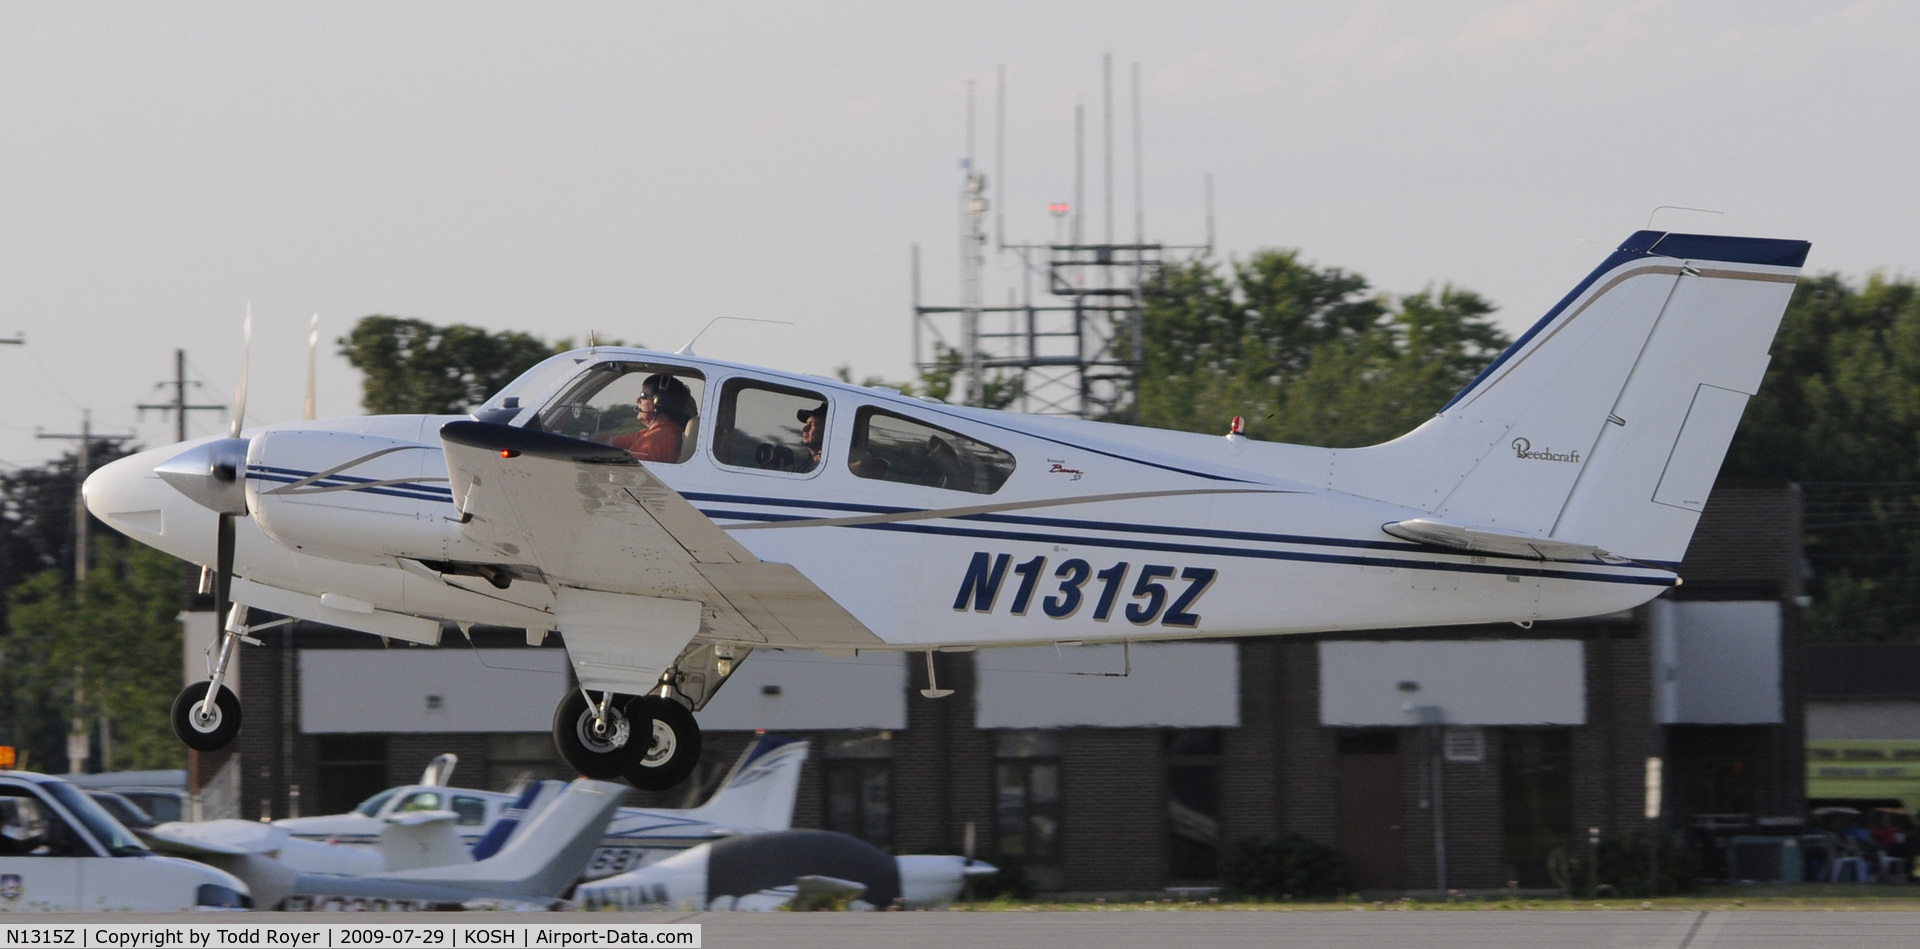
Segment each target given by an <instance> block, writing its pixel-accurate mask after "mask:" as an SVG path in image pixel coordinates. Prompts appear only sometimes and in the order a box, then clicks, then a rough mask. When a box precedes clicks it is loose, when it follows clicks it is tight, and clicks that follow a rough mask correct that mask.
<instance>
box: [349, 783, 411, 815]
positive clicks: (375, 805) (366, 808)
mask: <svg viewBox="0 0 1920 949" xmlns="http://www.w3.org/2000/svg"><path fill="white" fill-rule="evenodd" d="M398 793H400V789H399V788H388V789H387V790H385V791H381V792H380V793H379V794H375V795H374V796H372V797H370V798H367V799H366V800H364V801H361V802H360V806H359V807H356V808H354V809H353V812H354V813H355V814H359V815H361V816H362V817H375V816H378V815H379V813H380V808H381V807H383V806H385V805H386V803H387V802H388V801H390V800H392V799H393V796H394V795H395V794H398Z"/></svg>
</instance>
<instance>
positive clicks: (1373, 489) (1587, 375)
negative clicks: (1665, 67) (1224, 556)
mask: <svg viewBox="0 0 1920 949" xmlns="http://www.w3.org/2000/svg"><path fill="white" fill-rule="evenodd" d="M1808 247H1809V245H1808V244H1807V243H1806V242H1804V241H1784V240H1766V239H1759V238H1742V237H1711V236H1704V235H1697V234H1671V233H1662V232H1658V231H1641V232H1639V233H1636V234H1634V235H1633V236H1632V237H1630V238H1628V239H1627V241H1626V243H1624V244H1622V245H1620V249H1619V250H1617V251H1615V252H1614V254H1613V255H1612V256H1610V257H1608V258H1607V260H1606V262H1605V263H1603V264H1601V265H1600V267H1599V268H1598V269H1596V270H1595V271H1594V272H1593V273H1592V274H1591V275H1589V276H1588V277H1587V279H1586V280H1584V281H1582V282H1581V283H1580V285H1579V286H1577V287H1575V288H1574V289H1573V292H1571V293H1569V294H1568V295H1567V296H1566V297H1565V298H1564V299H1562V300H1561V301H1560V303H1559V304H1558V305H1556V306H1555V307H1554V308H1553V309H1552V310H1551V311H1549V312H1548V313H1547V315H1546V316H1545V317H1543V318H1542V319H1541V320H1540V321H1539V322H1538V323H1536V324H1535V325H1534V326H1533V328H1532V329H1530V330H1528V331H1527V333H1526V334H1525V335H1523V336H1522V337H1521V338H1520V339H1519V340H1518V341H1517V342H1515V343H1514V344H1513V346H1511V347H1509V348H1508V349H1507V351H1506V352H1504V353H1502V354H1501V355H1500V357H1499V358H1498V359H1496V360H1494V362H1493V364H1492V365H1490V366H1488V367H1487V369H1486V371H1484V372H1482V373H1481V374H1480V377H1479V378H1477V379H1475V380H1474V381H1473V382H1472V384H1470V385H1468V386H1467V387H1466V388H1465V389H1463V390H1461V392H1460V394H1459V395H1457V396H1455V397H1454V398H1453V400H1452V401H1451V402H1449V403H1448V404H1447V405H1446V406H1445V407H1444V408H1442V409H1441V410H1440V412H1439V414H1437V415H1436V416H1434V417H1433V418H1432V419H1430V420H1429V421H1427V422H1426V423H1425V424H1424V425H1422V426H1420V427H1419V428H1417V429H1415V430H1414V431H1412V432H1410V433H1408V434H1407V435H1405V436H1402V437H1401V438H1398V439H1395V440H1394V441H1391V442H1387V443H1385V444H1382V445H1376V446H1373V447H1371V448H1361V449H1354V450H1348V451H1340V452H1336V453H1335V457H1334V462H1333V476H1332V478H1331V479H1330V484H1331V486H1332V487H1334V488H1336V489H1338V490H1342V491H1347V492H1350V493H1353V494H1359V495H1363V496H1367V497H1373V498H1378V499H1381V500H1386V501H1392V502H1394V503H1399V504H1404V505H1407V506H1409V507H1413V508H1417V509H1419V510H1423V511H1428V512H1430V513H1431V514H1432V515H1433V517H1432V519H1431V520H1432V522H1434V523H1437V524H1439V525H1441V526H1442V527H1443V528H1444V527H1446V526H1458V527H1460V528H1464V529H1467V530H1469V531H1485V532H1491V533H1497V534H1503V535H1515V536H1520V537H1528V538H1537V539H1540V540H1542V541H1548V540H1551V541H1556V542H1560V543H1561V544H1562V545H1573V546H1577V547H1581V548H1592V549H1598V550H1602V551H1607V552H1610V553H1612V554H1615V555H1617V556H1621V557H1626V558H1630V559H1634V560H1638V561H1641V562H1646V563H1659V564H1673V563H1677V562H1678V561H1679V560H1680V557H1681V555H1683V554H1684V553H1685V552H1686V548H1687V542H1688V540H1689V539H1690V538H1691V537H1692V534H1693V528H1694V524H1695V523H1696V522H1697V521H1698V519H1699V514H1700V510H1701V508H1702V506H1703V505H1704V504H1705V501H1706V496H1707V491H1708V490H1709V489H1711V488H1712V486H1713V480H1714V477H1715V476H1716V475H1717V474H1718V473H1719V470H1720V463H1721V461H1722V460H1723V459H1724V458H1725V457H1726V451H1727V445H1728V444H1729V443H1730V442H1731V441H1732V438H1733V431H1734V428H1735V427H1736V426H1737V425H1738V424H1739V421H1740V413H1741V411H1742V409H1744V408H1745V406H1746V402H1747V399H1748V397H1750V396H1751V395H1753V394H1754V392H1755V391H1757V390H1758V388H1759V385H1760V379H1761V377H1762V376H1763V375H1764V374H1765V372H1766V368H1767V361H1768V356H1767V348H1768V346H1769V345H1771V343H1772V341H1773V335H1774V332H1775V330H1776V329H1777V328H1778V327H1779V324H1780V318H1781V315H1782V314H1783V313H1784V312H1785V310H1786V306H1787V302H1788V300H1789V299H1790V297H1791V296H1792V293H1793V284H1794V281H1795V280H1796V279H1797V277H1798V275H1799V271H1800V267H1801V265H1802V264H1803V263H1804V262H1805V260H1806V256H1807V250H1808ZM1435 536H1438V533H1436V535H1435Z"/></svg>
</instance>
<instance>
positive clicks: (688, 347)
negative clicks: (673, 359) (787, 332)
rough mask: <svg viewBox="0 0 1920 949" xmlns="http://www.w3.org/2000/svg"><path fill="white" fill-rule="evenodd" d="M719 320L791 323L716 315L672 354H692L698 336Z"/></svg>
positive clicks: (791, 323) (787, 323) (788, 322)
mask: <svg viewBox="0 0 1920 949" xmlns="http://www.w3.org/2000/svg"><path fill="white" fill-rule="evenodd" d="M721 320H736V321H738V322H741V323H775V324H778V325H780V326H792V325H793V321H792V320H758V319H754V318H753V317H751V316H716V317H714V318H713V319H710V320H708V321H707V325H705V326H702V327H700V332H698V333H695V334H693V338H692V339H690V340H687V344H686V345H685V346H682V347H680V348H679V349H676V350H674V351H673V354H674V355H676V356H692V355H694V352H693V344H694V343H697V342H699V341H700V337H702V336H705V335H707V331H708V330H710V329H713V324H715V323H718V322H720V321H721Z"/></svg>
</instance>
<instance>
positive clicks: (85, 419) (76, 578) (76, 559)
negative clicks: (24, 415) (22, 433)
mask: <svg viewBox="0 0 1920 949" xmlns="http://www.w3.org/2000/svg"><path fill="white" fill-rule="evenodd" d="M34 437H35V438H61V439H67V440H78V441H79V442H80V459H79V464H77V465H76V466H75V467H74V476H73V588H74V593H75V595H77V596H84V595H85V594H84V593H83V592H82V591H83V589H84V587H85V586H86V582H87V563H88V561H89V560H90V559H91V558H90V557H89V556H88V551H87V496H86V492H85V491H84V490H83V487H84V486H85V485H86V483H87V475H90V474H92V473H93V443H94V442H96V441H99V442H106V443H107V444H109V445H118V444H120V443H121V442H123V441H126V440H127V439H129V438H132V437H133V436H132V435H95V434H94V433H93V410H91V409H81V410H80V433H79V434H77V435H70V434H48V433H46V432H40V433H38V434H36V435H34Z"/></svg>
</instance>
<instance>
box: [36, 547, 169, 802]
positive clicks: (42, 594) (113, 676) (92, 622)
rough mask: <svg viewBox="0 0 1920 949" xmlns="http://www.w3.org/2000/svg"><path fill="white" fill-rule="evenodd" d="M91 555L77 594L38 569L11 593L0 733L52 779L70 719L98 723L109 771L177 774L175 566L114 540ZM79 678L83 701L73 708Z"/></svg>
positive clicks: (54, 573)
mask: <svg viewBox="0 0 1920 949" xmlns="http://www.w3.org/2000/svg"><path fill="white" fill-rule="evenodd" d="M94 554H95V556H94V564H93V566H92V568H91V569H90V570H89V572H88V573H87V580H86V583H85V585H84V587H83V588H81V589H80V590H78V591H76V590H75V589H74V586H73V584H72V583H71V582H70V580H69V578H68V576H67V575H66V573H65V571H63V570H45V571H42V572H40V573H38V574H35V575H34V576H32V577H30V578H28V579H27V580H26V582H24V583H21V584H20V585H19V586H17V587H15V588H14V589H13V590H12V591H11V592H10V593H9V594H8V596H7V605H8V626H9V629H8V634H7V636H6V638H5V639H4V640H0V649H4V650H5V654H4V657H3V658H0V694H4V696H5V700H6V703H7V706H8V708H7V713H8V714H7V718H6V720H5V721H4V722H0V728H3V729H4V733H5V736H6V740H7V742H8V743H11V744H15V745H17V746H20V747H23V748H25V749H26V750H27V752H28V764H29V766H30V767H32V768H34V769H35V770H43V771H58V770H61V768H60V767H59V765H58V763H60V762H64V761H65V760H66V734H67V731H68V728H69V725H68V723H69V721H70V720H71V719H72V718H73V717H74V716H75V714H76V711H77V713H78V715H79V716H80V717H82V718H85V719H88V720H89V721H92V720H96V719H97V717H98V716H101V715H104V716H106V717H107V718H108V719H110V720H111V722H112V725H111V731H112V736H113V766H114V768H115V769H119V770H124V769H129V768H131V769H142V768H178V767H181V766H182V762H183V761H184V752H183V750H182V749H181V747H180V743H179V742H178V741H176V740H175V739H174V737H173V730H172V726H171V725H170V724H169V723H168V720H167V719H168V714H169V710H170V708H171V707H172V704H173V697H174V694H175V693H176V692H178V691H179V689H180V670H181V655H180V649H181V646H180V644H181V634H180V621H179V618H178V617H179V613H180V593H181V570H180V561H179V560H176V559H174V558H173V557H171V556H169V555H167V554H164V553H161V552H160V551H157V550H154V549H152V548H150V547H146V546H144V545H141V544H135V543H131V542H127V541H123V540H120V539H117V538H113V537H102V538H101V539H100V540H99V541H98V546H97V547H96V549H95V551H94ZM76 675H78V678H79V683H80V685H81V687H82V691H83V693H84V696H85V697H84V699H83V700H82V702H81V704H80V706H79V707H78V709H77V710H76V708H75V703H74V684H75V677H76ZM89 731H90V733H94V734H97V726H95V727H94V728H90V729H89Z"/></svg>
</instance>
